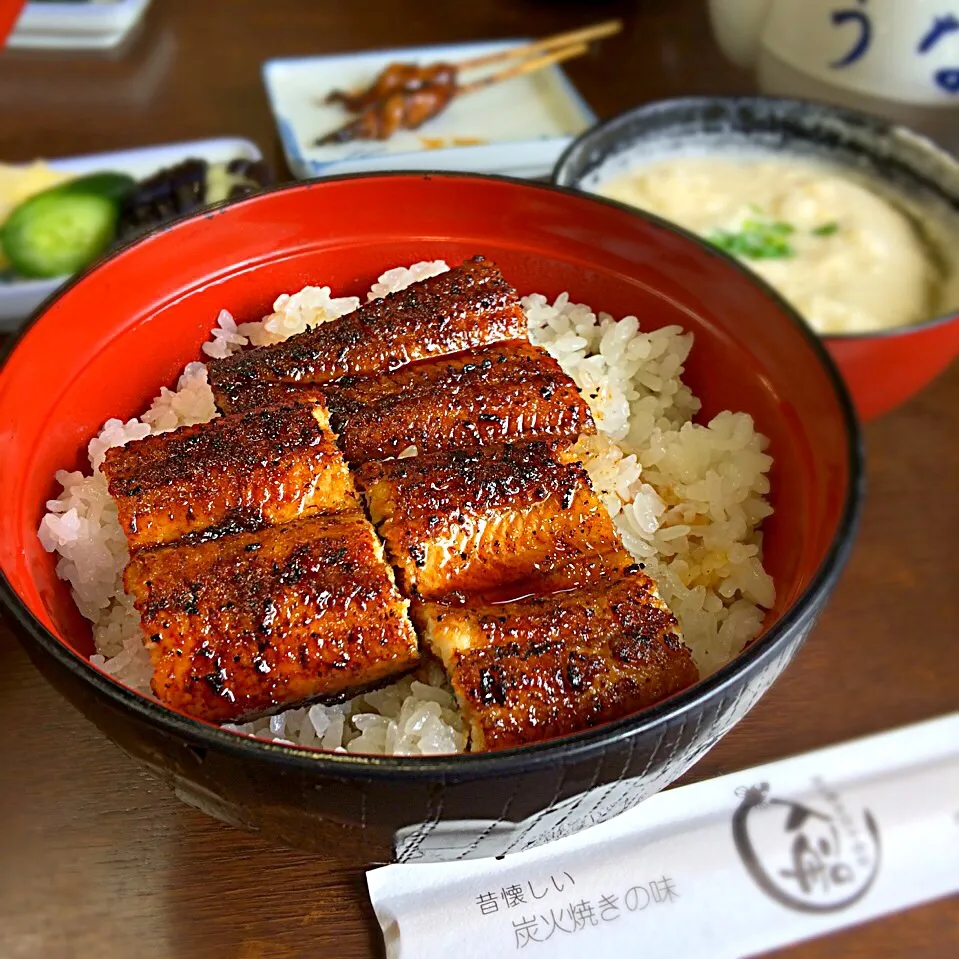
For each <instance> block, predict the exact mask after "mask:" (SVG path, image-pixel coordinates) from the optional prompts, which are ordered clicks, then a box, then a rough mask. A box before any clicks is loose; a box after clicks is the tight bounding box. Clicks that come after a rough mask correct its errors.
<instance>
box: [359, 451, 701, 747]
mask: <svg viewBox="0 0 959 959" xmlns="http://www.w3.org/2000/svg"><path fill="white" fill-rule="evenodd" d="M357 484H358V486H359V487H360V489H361V490H362V491H363V493H364V495H365V498H366V503H367V507H368V509H369V512H370V516H371V518H372V519H373V522H374V523H375V524H376V527H377V531H378V532H379V534H380V536H381V537H382V538H383V541H384V543H385V544H386V550H387V556H388V558H389V559H390V561H391V562H392V563H393V566H394V568H395V569H396V572H397V581H398V583H399V586H400V589H401V590H402V591H403V593H404V594H405V595H406V596H408V597H409V598H410V599H411V600H412V601H413V602H412V616H413V622H414V623H415V625H416V627H417V629H418V631H419V634H420V637H421V639H422V640H423V642H424V644H425V645H426V646H427V647H428V648H429V650H430V651H431V652H432V653H433V654H435V655H436V656H437V657H439V658H440V659H441V661H442V662H443V664H444V666H445V668H446V671H447V674H448V675H449V678H450V681H451V683H452V686H453V690H454V692H455V693H456V696H457V698H458V700H459V702H460V705H461V707H462V709H463V712H464V715H465V716H466V718H467V721H468V722H469V725H470V730H471V735H470V749H471V750H473V751H477V750H486V749H502V748H508V747H511V746H519V745H524V744H527V743H532V742H538V741H540V740H543V739H549V738H552V737H555V736H561V735H565V734H567V733H571V732H576V731H579V730H582V729H585V728H587V727H589V726H592V725H596V724H598V723H603V722H607V721H609V720H612V719H618V718H621V717H623V716H626V715H628V714H630V713H632V712H635V711H636V710H638V709H642V708H645V707H646V706H649V705H651V704H652V703H655V702H658V701H659V700H661V699H663V698H665V697H666V696H670V695H672V694H673V693H675V692H678V691H679V690H680V689H683V688H685V687H686V686H688V685H690V684H691V683H693V682H695V681H696V680H697V679H698V672H697V670H696V666H695V664H694V663H693V659H692V656H691V653H690V651H689V649H688V648H687V647H686V646H685V645H684V644H683V642H682V639H681V637H680V635H679V631H678V627H677V623H676V620H675V619H674V618H673V617H672V615H671V614H670V613H669V610H668V609H667V607H666V605H665V603H663V601H662V600H661V598H660V597H659V595H658V594H657V592H656V587H655V584H654V583H653V581H652V580H651V579H650V578H649V577H648V576H646V575H645V574H644V573H643V571H642V567H641V566H639V565H637V564H635V562H634V560H633V559H632V557H631V556H630V555H629V553H628V552H627V551H626V549H625V548H624V547H623V545H622V542H621V540H620V538H619V535H618V533H617V531H616V528H615V526H614V525H613V521H612V518H611V517H610V515H609V512H608V511H607V510H606V508H605V506H604V505H603V504H602V502H601V501H600V500H599V498H598V497H597V495H596V494H595V492H594V491H593V488H592V486H591V484H590V480H589V476H588V474H587V473H586V471H585V469H584V468H583V466H582V464H581V463H579V462H578V461H577V460H576V456H575V451H574V448H573V447H572V445H571V444H570V443H569V442H551V443H550V442H539V441H537V442H529V443H518V444H510V445H506V446H500V447H490V448H485V449H481V450H476V451H473V452H454V453H444V454H432V455H426V456H417V457H413V458H406V459H395V460H389V461H386V462H383V463H370V464H367V465H366V466H364V467H362V468H361V469H360V470H358V471H357Z"/></svg>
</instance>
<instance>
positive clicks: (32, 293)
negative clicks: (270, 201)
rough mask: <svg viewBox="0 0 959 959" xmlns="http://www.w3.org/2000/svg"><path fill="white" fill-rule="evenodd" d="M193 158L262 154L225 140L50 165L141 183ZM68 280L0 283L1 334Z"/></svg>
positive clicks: (254, 157)
mask: <svg viewBox="0 0 959 959" xmlns="http://www.w3.org/2000/svg"><path fill="white" fill-rule="evenodd" d="M189 157H197V158H198V159H202V160H207V161H208V162H210V163H225V162H227V161H228V160H234V159H248V160H260V159H262V154H261V153H260V150H259V148H258V147H257V146H256V144H255V143H251V142H250V141H249V140H241V139H239V138H234V137H223V138H220V139H216V140H192V141H190V142H188V143H167V144H163V145H162V146H153V147H142V148H140V149H137V150H120V151H118V152H116V153H91V154H88V155H86V156H76V157H65V158H61V159H58V160H47V161H46V162H47V164H48V165H49V166H50V167H52V168H53V169H54V170H61V171H63V172H64V173H74V174H76V175H77V176H82V175H83V174H85V173H95V172H96V171H97V170H114V171H116V172H117V173H127V174H129V175H130V176H132V177H135V178H136V179H138V180H139V179H143V178H144V177H148V176H150V175H151V174H153V173H156V172H157V171H158V170H162V169H163V168H164V167H168V166H173V165H174V164H175V163H179V162H180V161H182V160H186V159H187V158H189ZM68 279H69V277H68V276H61V277H56V278H55V279H50V280H10V281H6V280H0V332H9V331H11V330H13V329H16V327H18V326H19V325H20V324H21V322H22V321H23V320H24V318H25V317H27V316H29V315H30V314H31V313H32V312H33V311H34V310H35V309H36V308H37V307H38V306H39V305H40V304H41V303H42V302H43V301H44V300H45V299H46V298H47V297H48V296H50V295H51V294H52V293H53V292H54V291H55V290H56V289H57V288H58V287H60V286H62V285H63V284H64V283H65V282H66V281H67V280H68Z"/></svg>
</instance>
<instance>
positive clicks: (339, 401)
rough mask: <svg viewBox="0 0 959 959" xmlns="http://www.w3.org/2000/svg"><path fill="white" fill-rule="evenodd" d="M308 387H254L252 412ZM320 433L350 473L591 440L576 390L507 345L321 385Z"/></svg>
mask: <svg viewBox="0 0 959 959" xmlns="http://www.w3.org/2000/svg"><path fill="white" fill-rule="evenodd" d="M315 390H316V388H315V387H302V386H296V385H293V384H277V383H258V384H254V385H253V386H251V387H250V388H249V389H248V390H247V391H246V393H245V394H244V402H248V403H252V404H253V405H255V406H269V405H270V404H271V403H278V402H289V401H290V399H291V398H294V399H295V398H297V397H311V396H313V395H315ZM322 390H323V396H324V399H325V401H326V403H327V405H328V407H329V410H330V425H331V427H332V429H333V431H334V432H335V433H336V436H337V442H338V445H339V447H340V449H341V450H342V451H343V454H344V456H345V457H346V459H347V460H348V461H349V462H350V463H351V464H353V465H357V464H361V463H366V462H369V461H370V460H382V459H387V458H389V457H393V456H396V455H398V454H399V453H402V452H403V450H405V449H407V448H408V447H409V446H415V447H416V448H417V450H418V452H419V453H434V452H441V451H445V450H456V449H461V450H469V449H474V448H476V447H480V446H489V445H493V444H501V443H509V442H513V441H517V440H534V439H553V438H557V439H558V438H563V437H575V436H577V435H581V434H584V433H593V432H595V426H594V425H593V418H592V416H591V414H590V412H589V407H588V406H587V405H586V403H585V402H584V401H583V399H582V397H581V396H580V395H579V392H578V390H577V389H576V385H575V384H574V383H573V381H572V380H571V379H570V378H569V377H568V376H567V375H566V374H565V373H564V372H563V371H562V369H561V368H560V365H559V364H558V363H557V362H556V360H554V359H553V358H552V357H551V356H550V355H549V354H548V353H547V352H546V351H545V350H542V349H540V348H539V347H536V346H533V345H532V344H531V343H530V342H529V341H527V340H510V341H507V342H505V343H494V344H492V345H490V346H484V347H480V348H479V349H477V350H472V351H471V352H469V353H457V354H455V355H453V356H443V357H438V358H435V359H430V360H422V361H420V362H418V363H411V364H410V365H408V366H404V367H403V368H402V369H399V370H396V371H395V372H394V373H391V374H389V375H387V376H369V377H365V376H361V377H346V378H345V379H342V380H338V381H336V382H335V383H330V384H327V385H325V386H324V387H323V388H322Z"/></svg>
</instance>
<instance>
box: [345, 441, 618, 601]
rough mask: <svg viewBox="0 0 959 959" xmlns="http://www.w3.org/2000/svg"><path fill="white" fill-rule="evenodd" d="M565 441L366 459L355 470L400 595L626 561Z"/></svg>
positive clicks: (500, 586)
mask: <svg viewBox="0 0 959 959" xmlns="http://www.w3.org/2000/svg"><path fill="white" fill-rule="evenodd" d="M566 446H567V444H562V443H546V442H530V443H517V444H510V445H506V446H498V447H490V448H486V449H482V450H475V451H473V452H463V451H459V452H452V453H438V454H432V455H425V456H416V457H410V458H407V459H394V460H387V461H386V462H383V463H369V464H367V465H366V466H364V467H362V468H361V469H360V470H359V471H358V472H357V474H356V477H357V483H358V484H359V486H360V488H361V489H362V490H363V492H364V494H365V497H366V503H367V507H368V509H369V513H370V517H371V519H372V520H373V522H374V524H375V525H376V527H377V531H378V532H379V534H380V536H381V537H382V538H383V540H384V542H385V543H386V548H387V554H388V557H389V559H390V561H391V562H392V563H393V565H394V567H395V568H396V570H397V573H398V579H399V584H400V587H401V588H402V590H403V591H404V593H405V594H406V595H407V596H409V597H411V598H417V599H433V598H436V597H440V596H444V595H446V594H448V593H461V594H464V595H473V594H477V593H483V592H484V591H486V592H488V591H500V592H501V591H503V590H510V589H513V588H514V587H515V584H520V583H523V582H524V581H526V580H530V579H536V580H537V582H539V583H540V587H539V588H544V587H545V584H546V582H547V580H548V579H549V578H550V576H551V575H553V574H554V573H556V574H558V573H559V571H560V570H561V569H562V568H563V567H564V566H566V564H568V563H570V562H573V561H577V560H583V559H585V558H591V557H592V558H595V557H598V556H602V555H605V554H606V553H614V554H617V555H620V556H622V555H625V551H624V550H623V547H622V545H621V544H620V541H619V537H618V535H617V533H616V530H615V528H614V527H613V522H612V519H611V518H610V515H609V513H608V512H607V510H606V508H605V507H604V506H603V504H602V503H601V502H600V500H599V499H598V497H597V496H596V494H595V493H594V492H593V488H592V486H591V485H590V482H589V476H588V475H587V473H586V471H585V469H583V467H582V465H581V464H580V463H578V462H576V461H575V460H574V459H572V458H571V457H570V456H569V455H568V454H567V453H566V452H565V450H566Z"/></svg>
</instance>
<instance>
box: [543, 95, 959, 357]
mask: <svg viewBox="0 0 959 959" xmlns="http://www.w3.org/2000/svg"><path fill="white" fill-rule="evenodd" d="M710 104H713V105H715V104H726V105H728V106H730V107H736V106H746V105H749V104H757V105H760V104H761V105H766V106H768V107H771V108H773V109H775V108H776V107H781V108H782V109H783V110H801V109H803V108H805V109H808V110H813V111H815V112H818V113H825V114H829V115H830V116H833V117H835V118H837V119H839V120H842V121H844V122H846V123H850V124H855V125H856V126H859V127H862V128H864V129H868V130H870V131H871V132H873V133H875V134H877V135H881V136H889V137H908V138H909V140H910V141H912V142H913V143H914V144H915V143H918V144H922V147H923V149H926V150H929V151H930V152H931V153H935V154H936V155H937V157H938V158H939V159H940V160H941V161H942V162H944V163H948V164H949V165H950V166H952V167H954V168H955V170H956V173H957V176H959V158H957V157H955V156H953V154H952V153H950V152H949V151H948V150H947V149H946V148H945V147H943V146H942V145H941V144H939V143H937V142H936V141H935V140H933V139H932V138H931V137H928V136H926V135H925V134H922V133H918V132H916V131H915V130H912V129H911V128H909V127H907V126H904V125H903V124H901V123H893V122H892V121H890V120H884V119H882V118H881V117H877V116H873V115H872V114H869V113H860V112H859V111H857V110H850V109H848V108H846V107H838V106H833V105H832V104H828V103H822V102H820V101H817V100H803V99H800V98H798V97H774V96H769V97H766V96H691V97H670V98H667V99H665V100H650V101H649V102H648V103H643V104H641V105H640V106H638V107H630V108H629V109H628V110H623V111H622V112H621V113H617V114H616V115H615V116H612V117H610V118H609V119H607V120H603V121H602V122H601V123H597V124H595V125H594V126H592V127H590V128H589V129H588V130H585V131H584V132H583V133H581V134H579V136H577V137H576V139H574V140H573V141H572V142H571V143H570V144H569V145H568V146H567V147H566V149H565V150H563V152H562V153H561V154H560V157H559V159H558V160H557V161H556V164H555V166H554V167H553V172H552V174H551V176H550V182H551V183H552V184H553V185H554V186H558V187H561V188H562V189H571V190H577V191H578V192H580V193H586V194H588V195H589V196H595V197H596V198H597V199H600V200H602V199H605V197H601V196H599V195H598V194H595V193H592V192H591V191H589V190H583V189H581V188H580V187H578V186H575V185H573V184H574V183H575V182H578V180H579V178H580V176H581V175H579V174H577V175H576V176H575V177H573V176H571V175H569V174H568V171H567V169H566V168H567V166H568V164H569V163H570V161H571V159H572V158H573V155H574V154H575V153H576V152H577V151H578V150H580V149H582V148H583V145H584V144H587V143H590V142H591V141H592V140H593V139H595V138H596V137H597V136H599V135H600V134H602V133H604V132H605V131H607V130H609V129H611V128H613V127H615V126H617V125H618V124H620V123H622V122H624V121H625V120H627V119H628V118H632V117H641V116H643V115H644V114H655V113H656V112H657V111H661V110H666V109H668V108H675V109H677V110H678V109H681V108H683V107H686V108H689V109H694V108H696V107H700V106H701V107H706V106H709V105H710ZM634 142H635V143H637V144H638V143H640V142H642V138H638V139H637V140H636V141H634ZM824 152H825V151H824ZM864 152H866V153H868V152H869V151H868V150H865V151H864ZM608 155H612V154H608ZM906 168H907V169H908V170H909V173H910V175H911V176H912V177H914V178H915V179H916V180H917V181H918V182H919V183H921V184H922V185H923V186H924V187H925V188H926V189H928V190H929V191H930V192H931V193H935V194H936V195H937V196H939V197H941V198H943V199H945V200H946V201H947V202H948V203H949V204H950V205H951V206H952V207H953V208H954V210H955V211H956V212H955V215H956V218H957V223H959V195H950V194H948V193H946V191H945V190H943V188H942V186H941V185H940V184H939V183H937V182H936V181H934V180H930V179H929V178H928V177H926V176H925V175H924V174H922V173H921V172H919V171H918V170H915V169H914V168H912V167H909V166H907V165H906ZM563 180H567V181H568V182H566V183H564V182H561V181H563ZM626 209H628V210H630V211H632V212H633V213H635V212H637V210H638V208H637V207H632V206H628V205H626ZM639 212H640V213H641V214H642V215H644V216H649V215H651V214H649V213H648V211H646V210H640V211H639ZM957 319H959V307H957V308H956V309H954V310H952V311H951V312H946V313H937V314H935V315H934V316H930V317H927V318H926V319H924V320H920V321H919V322H918V323H909V324H906V325H903V326H893V327H889V328H886V329H881V330H873V331H871V332H865V333H861V332H860V333H823V334H815V335H817V336H819V338H820V339H823V340H834V341H836V342H843V343H847V342H854V341H856V340H876V339H893V338H895V337H898V336H908V335H909V334H910V333H919V332H922V331H925V330H929V329H933V328H934V327H937V326H946V325H948V324H949V323H952V322H955V321H956V320H957Z"/></svg>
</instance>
